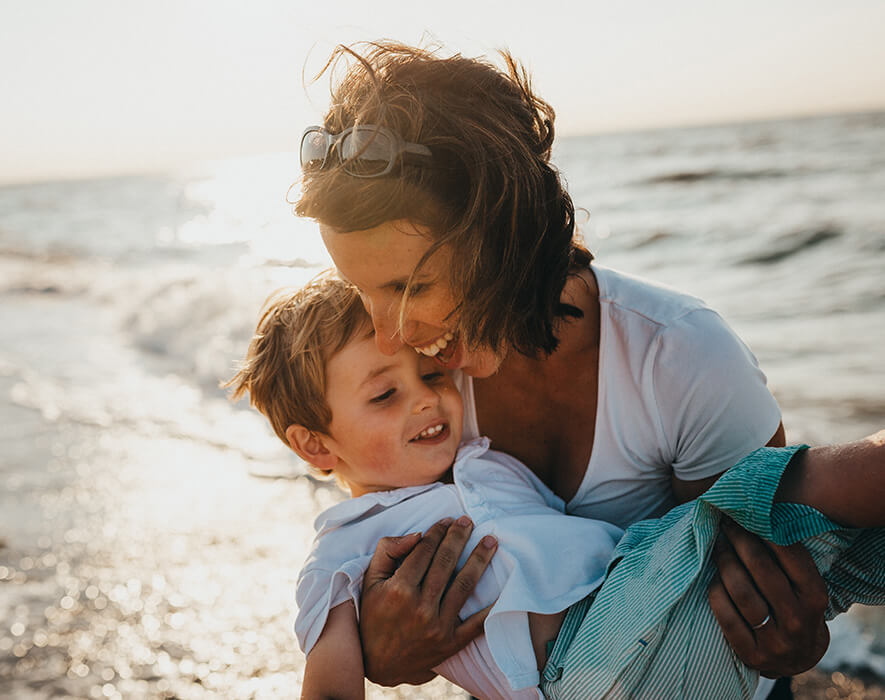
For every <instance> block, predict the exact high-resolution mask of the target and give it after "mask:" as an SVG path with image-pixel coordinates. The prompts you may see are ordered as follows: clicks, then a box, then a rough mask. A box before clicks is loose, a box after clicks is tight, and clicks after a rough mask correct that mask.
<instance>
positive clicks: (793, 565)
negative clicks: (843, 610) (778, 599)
mask: <svg viewBox="0 0 885 700" xmlns="http://www.w3.org/2000/svg"><path fill="white" fill-rule="evenodd" d="M769 549H771V552H772V553H773V554H774V556H775V558H776V559H777V561H778V563H779V564H780V566H781V568H782V569H783V571H784V573H785V574H786V576H787V577H788V578H789V579H790V583H791V585H792V587H793V590H794V591H795V593H796V596H797V597H798V598H799V599H801V600H802V601H803V603H805V604H806V605H807V606H809V607H810V608H813V609H816V610H817V611H818V612H819V614H820V615H823V614H824V611H825V610H826V609H827V604H828V602H829V595H828V592H827V584H826V581H824V579H823V576H821V575H820V572H819V571H818V570H817V566H816V565H815V563H814V559H813V558H812V557H811V554H809V553H808V550H807V549H806V548H805V547H803V546H802V545H801V544H795V545H792V546H790V547H780V546H778V545H775V544H769Z"/></svg>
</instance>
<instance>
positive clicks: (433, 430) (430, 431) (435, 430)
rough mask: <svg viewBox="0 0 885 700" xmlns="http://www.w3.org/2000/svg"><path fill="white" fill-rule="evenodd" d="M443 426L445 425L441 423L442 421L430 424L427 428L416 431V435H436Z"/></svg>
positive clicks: (428, 436)
mask: <svg viewBox="0 0 885 700" xmlns="http://www.w3.org/2000/svg"><path fill="white" fill-rule="evenodd" d="M445 427H446V426H445V425H443V424H442V423H440V424H439V425H432V426H430V427H429V428H425V429H424V430H422V431H421V432H420V433H418V437H419V438H432V437H436V436H437V435H439V434H440V433H441V432H442V431H443V428H445Z"/></svg>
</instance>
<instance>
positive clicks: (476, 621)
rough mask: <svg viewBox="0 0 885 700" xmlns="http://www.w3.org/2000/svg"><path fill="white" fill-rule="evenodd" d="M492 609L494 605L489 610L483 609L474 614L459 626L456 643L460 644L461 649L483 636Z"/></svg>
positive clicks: (456, 632) (456, 631) (456, 630)
mask: <svg viewBox="0 0 885 700" xmlns="http://www.w3.org/2000/svg"><path fill="white" fill-rule="evenodd" d="M492 607H494V603H493V604H492V605H489V606H488V607H487V608H483V609H482V610H478V611H477V612H475V613H473V614H472V615H471V616H470V617H468V618H467V619H466V620H464V622H462V623H461V624H460V625H458V627H457V628H456V629H455V642H456V643H457V644H458V648H459V649H460V648H461V647H463V646H465V645H467V644H468V643H469V642H471V641H472V640H473V639H475V638H476V637H478V636H479V635H481V634H482V631H483V625H484V624H485V621H486V618H487V617H488V616H489V612H490V611H491V609H492Z"/></svg>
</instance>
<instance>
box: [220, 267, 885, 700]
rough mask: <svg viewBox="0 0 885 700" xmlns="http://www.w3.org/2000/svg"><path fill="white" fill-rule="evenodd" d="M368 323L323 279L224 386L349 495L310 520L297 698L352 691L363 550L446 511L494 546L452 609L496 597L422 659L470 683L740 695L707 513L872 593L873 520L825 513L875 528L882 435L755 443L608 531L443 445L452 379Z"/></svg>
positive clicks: (877, 575)
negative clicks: (686, 489)
mask: <svg viewBox="0 0 885 700" xmlns="http://www.w3.org/2000/svg"><path fill="white" fill-rule="evenodd" d="M372 333H373V331H372V325H371V322H370V321H369V319H368V316H367V315H366V313H365V311H364V310H363V307H362V304H361V302H360V299H359V296H358V294H357V292H356V291H355V290H354V289H353V288H351V287H350V286H349V285H347V284H346V283H344V282H342V281H340V280H337V279H335V278H333V277H331V276H325V277H323V278H320V279H318V280H316V281H314V282H312V283H311V284H309V285H308V286H307V287H305V288H304V289H301V290H299V291H297V292H294V293H284V294H278V295H277V296H275V297H272V298H271V299H270V300H269V301H268V304H267V306H266V309H265V311H264V314H263V315H262V317H261V320H260V321H259V324H258V329H257V332H256V335H255V337H254V338H253V340H252V343H251V344H250V346H249V350H248V353H247V355H246V360H245V362H244V365H243V367H242V368H241V369H240V371H239V372H238V373H237V375H236V376H235V377H234V378H233V379H232V380H231V381H230V382H229V383H228V385H229V386H232V387H233V396H234V398H238V397H239V396H241V395H242V394H243V393H244V392H245V391H249V392H250V395H251V401H252V403H253V404H254V405H255V406H256V407H257V408H259V410H261V411H262V412H263V413H264V414H265V415H266V416H267V417H268V418H269V420H270V422H271V424H272V425H273V427H274V430H275V431H276V433H277V435H279V437H280V438H281V439H282V440H283V441H284V442H285V443H286V444H287V445H289V446H290V447H291V448H292V449H293V450H294V451H295V452H296V453H298V454H299V455H300V456H301V457H302V458H303V459H305V460H306V461H307V462H308V463H310V464H311V465H313V466H314V467H316V468H317V469H319V470H320V471H322V472H323V473H327V474H334V475H335V476H336V478H337V479H338V481H339V483H340V484H341V485H342V486H343V487H345V488H346V489H348V490H349V491H350V493H351V496H352V497H353V498H352V500H349V501H346V502H343V503H340V504H338V505H335V506H333V507H332V508H329V509H328V510H326V511H325V512H324V513H322V514H321V515H320V516H319V518H318V519H317V521H316V529H317V537H316V540H315V542H314V547H313V550H312V553H311V555H310V557H309V558H308V560H307V562H306V564H305V566H304V569H303V570H302V572H301V574H300V576H299V582H298V590H297V600H298V605H299V611H298V617H297V619H296V623H295V629H296V634H297V635H298V639H299V643H300V644H301V646H302V648H303V650H304V651H305V653H306V654H307V667H306V671H305V677H304V684H303V697H308V698H322V697H335V698H352V697H363V692H364V691H363V667H362V653H361V648H360V638H359V629H358V624H357V611H358V609H359V596H360V589H361V585H362V576H363V573H364V572H365V570H366V567H367V566H368V563H369V560H370V559H371V556H372V553H373V552H374V549H375V546H376V544H377V542H378V540H379V539H380V538H381V537H382V536H388V535H390V534H391V533H393V532H397V531H398V532H399V533H400V534H402V535H406V534H409V533H414V532H422V531H424V530H426V529H427V528H428V527H430V526H431V525H432V524H434V523H435V522H437V521H439V520H441V519H443V518H445V517H455V518H457V517H469V518H470V519H472V521H473V522H474V525H475V527H474V530H473V533H472V536H471V542H469V543H468V546H467V547H466V548H465V552H469V551H470V550H471V549H472V548H473V545H475V544H477V543H479V542H480V541H482V542H483V543H484V544H487V545H488V546H495V542H497V543H498V544H499V546H500V548H499V551H498V552H497V553H496V556H495V557H494V558H493V559H492V563H491V564H490V566H489V568H488V570H487V571H486V573H485V574H484V575H483V577H482V579H481V580H480V583H479V585H478V586H477V587H476V589H475V591H474V593H473V595H472V596H471V598H470V599H469V600H468V602H467V604H466V605H465V606H464V607H463V608H462V610H461V616H462V617H464V618H466V617H468V616H470V615H472V614H475V613H477V612H479V611H481V610H483V609H484V608H486V607H487V606H489V605H492V604H494V605H493V607H492V609H491V611H490V613H489V615H488V617H487V618H486V621H485V624H484V635H482V636H481V637H479V638H478V639H476V640H474V641H473V642H471V643H470V644H469V645H468V646H467V647H466V648H465V649H463V650H462V651H461V652H459V653H458V654H456V655H455V656H453V657H451V658H449V659H447V660H446V661H445V662H443V663H442V664H441V665H440V666H439V667H437V668H436V669H435V670H436V671H437V672H438V673H440V674H441V675H443V676H445V677H446V678H448V679H450V680H452V681H453V682H455V683H457V684H458V685H460V686H461V687H463V688H464V689H465V690H468V691H469V692H470V693H471V694H473V695H475V696H477V697H481V698H540V697H562V698H586V697H649V698H652V697H654V698H660V697H748V698H749V697H751V696H752V694H753V690H754V688H755V684H756V680H757V676H756V674H755V672H753V671H750V670H749V669H747V668H746V667H745V666H743V664H741V663H740V662H739V661H738V660H737V659H736V657H734V656H733V654H732V653H731V650H730V648H729V647H728V645H727V643H726V642H725V640H724V638H723V637H722V635H721V632H720V630H719V627H718V625H717V624H716V623H715V620H714V618H713V616H712V613H711V612H710V609H709V605H708V603H707V599H706V590H707V583H708V582H709V580H710V576H711V574H712V566H711V565H710V564H709V563H708V556H707V555H708V552H709V549H710V546H711V544H712V541H713V538H714V536H715V533H716V530H717V527H718V523H719V518H720V513H721V512H725V513H727V514H728V515H730V516H731V517H733V518H734V519H735V520H737V521H738V522H739V523H740V524H741V525H742V526H744V527H745V528H747V529H749V530H751V531H753V532H756V533H757V534H760V535H761V536H763V537H765V538H766V539H769V540H771V541H776V542H778V543H779V544H789V543H792V542H795V541H802V542H803V543H805V544H806V546H807V547H808V548H809V551H810V553H811V554H812V556H813V557H814V558H815V561H816V563H817V564H818V567H819V568H820V569H821V572H822V574H823V575H824V578H825V579H826V580H827V583H828V586H829V594H830V605H829V608H828V613H829V614H830V616H833V615H835V614H836V613H838V612H841V611H844V610H845V609H847V607H848V606H849V605H850V604H851V603H852V602H864V603H867V604H885V533H883V531H882V530H880V529H869V530H846V529H842V528H841V527H840V525H838V524H837V522H834V521H833V520H830V519H829V518H830V517H831V518H833V519H834V520H835V521H838V522H839V523H842V524H843V525H848V526H853V527H857V528H861V527H866V528H879V527H881V526H882V525H885V512H883V509H882V508H881V503H882V502H883V498H885V431H883V432H881V433H878V434H877V435H876V436H873V437H871V438H868V439H867V440H866V441H863V442H861V443H856V444H855V445H852V446H847V447H834V448H815V449H811V450H808V451H804V452H802V453H801V455H800V456H798V457H796V458H793V457H794V455H795V454H796V453H797V452H798V451H799V450H800V449H801V448H785V449H782V450H776V449H765V450H759V451H757V452H755V453H753V454H752V455H750V457H748V458H747V459H745V460H743V461H742V462H741V463H740V464H738V465H737V466H735V467H734V468H733V469H732V470H730V471H729V472H728V473H727V474H726V475H725V476H723V478H722V479H720V481H719V482H717V484H716V485H714V487H713V488H711V489H710V491H708V492H707V493H706V494H705V495H704V496H703V497H702V498H701V499H698V500H697V501H695V502H693V503H689V504H685V505H684V506H680V507H679V508H677V509H674V510H673V511H671V512H670V513H669V514H668V515H667V516H665V517H664V518H661V519H659V520H650V521H643V522H642V523H638V524H636V525H634V526H632V527H631V528H629V529H628V530H627V532H626V533H622V531H621V530H620V529H618V528H616V527H615V526H613V525H610V524H608V523H604V522H600V521H594V520H590V519H586V518H576V517H571V516H567V515H565V514H564V512H563V511H564V503H563V502H562V500H561V499H559V498H558V497H557V496H556V495H555V494H553V493H552V492H551V491H550V490H549V489H548V488H547V487H546V486H545V485H544V484H543V483H542V482H541V481H540V480H539V479H538V478H537V477H536V476H535V475H534V474H533V473H532V472H531V471H530V470H529V469H528V468H526V467H525V466H524V465H522V464H521V463H520V462H518V461H517V460H515V459H513V458H511V457H508V456H507V455H504V454H501V453H497V452H494V451H491V450H489V449H488V441H487V440H484V439H480V440H476V441H473V442H471V443H468V444H467V445H464V446H460V448H459V441H460V436H461V418H462V405H461V400H460V396H459V394H458V392H457V390H456V389H455V386H454V384H453V383H452V381H451V379H450V378H449V377H448V376H447V375H446V374H445V373H444V372H443V371H442V370H440V369H439V367H438V365H436V364H435V363H434V361H433V360H432V359H430V358H427V357H424V356H423V355H418V354H416V353H414V352H413V351H412V350H411V349H409V348H406V347H404V348H402V349H400V350H399V351H398V352H397V353H396V354H395V355H391V356H386V355H383V354H381V353H380V352H379V351H378V349H377V348H376V346H375V343H374V338H373V335H372ZM837 468H838V469H839V470H840V474H839V475H838V476H835V477H834V470H835V469H837ZM853 479H857V481H856V483H853V482H852V480H853ZM775 501H777V503H775ZM797 504H805V505H797ZM809 506H813V508H812V507H809ZM814 508H817V509H819V510H820V511H823V513H824V514H826V516H829V517H826V516H825V515H823V514H822V513H821V512H818V510H815V509H814ZM622 534H624V536H623V538H622V537H621V536H622ZM465 556H466V555H465ZM769 624H771V625H774V624H776V621H772V620H771V619H770V616H768V617H766V618H765V619H764V620H762V621H761V622H760V623H759V625H757V626H756V628H755V631H754V633H755V634H764V633H765V627H766V625H769ZM553 640H555V643H551V644H549V645H548V642H553ZM548 646H549V654H548ZM539 669H540V670H542V671H543V674H541V673H539ZM539 685H540V686H541V687H542V688H543V693H544V694H543V695H542V694H541V689H540V688H539Z"/></svg>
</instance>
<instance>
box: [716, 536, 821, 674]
mask: <svg viewBox="0 0 885 700" xmlns="http://www.w3.org/2000/svg"><path fill="white" fill-rule="evenodd" d="M713 557H714V559H715V562H716V565H717V567H718V569H719V572H718V575H717V576H716V577H715V578H714V580H713V581H712V583H711V584H710V588H709V601H710V607H711V609H712V610H713V614H714V615H715V617H716V619H717V620H718V622H719V624H720V626H721V628H722V632H723V635H724V636H725V638H726V639H727V640H728V642H729V644H731V646H732V648H733V649H734V652H735V654H736V655H737V656H738V658H740V659H741V660H742V661H743V662H744V663H745V664H747V665H748V666H750V667H751V668H754V669H756V670H758V671H760V672H761V673H762V674H763V675H767V676H770V677H775V676H780V675H792V674H794V673H800V672H801V671H804V670H807V669H808V668H810V667H811V666H813V665H814V664H815V663H817V661H818V660H819V659H820V657H821V656H822V655H823V653H824V651H826V647H827V643H828V640H829V633H828V631H827V628H826V625H825V623H824V619H823V612H824V610H825V608H826V605H827V590H826V584H825V583H824V581H823V579H822V578H821V576H820V574H819V573H818V571H817V567H816V566H815V565H814V561H813V559H812V558H811V556H810V555H809V554H808V552H807V551H806V550H805V548H804V547H802V546H801V545H793V546H790V547H778V546H775V545H771V544H767V543H765V542H763V541H762V540H761V539H759V538H758V537H756V536H755V535H751V534H750V533H748V532H746V531H744V530H743V529H741V528H740V527H738V526H737V525H735V524H734V523H733V522H732V521H730V520H728V519H725V518H723V521H722V535H720V537H719V538H718V539H717V541H716V543H715V545H714V548H713ZM762 623H764V624H762Z"/></svg>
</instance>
